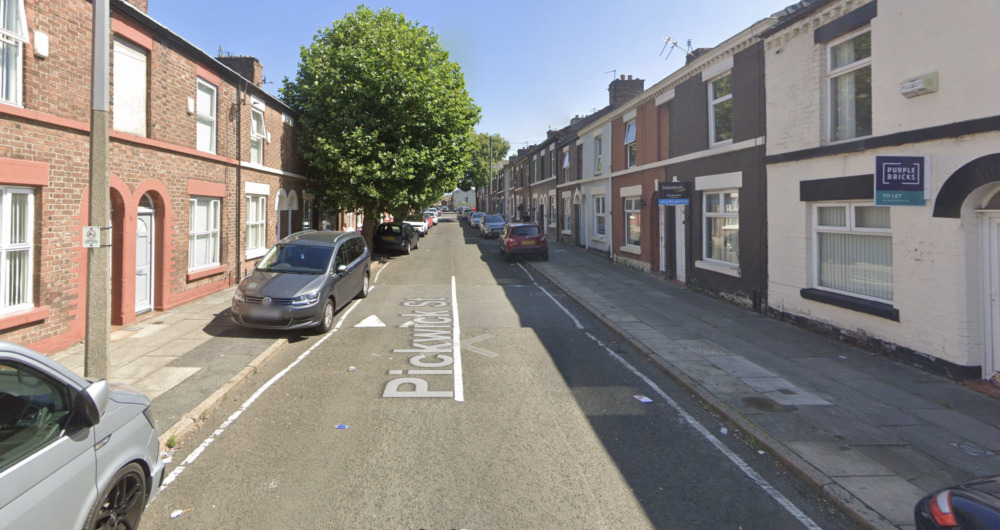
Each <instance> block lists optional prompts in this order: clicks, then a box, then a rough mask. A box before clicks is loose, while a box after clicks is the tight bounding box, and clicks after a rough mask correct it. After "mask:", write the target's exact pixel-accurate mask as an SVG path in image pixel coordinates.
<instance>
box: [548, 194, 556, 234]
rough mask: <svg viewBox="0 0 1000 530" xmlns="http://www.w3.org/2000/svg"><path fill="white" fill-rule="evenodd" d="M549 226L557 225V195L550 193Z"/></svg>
mask: <svg viewBox="0 0 1000 530" xmlns="http://www.w3.org/2000/svg"><path fill="white" fill-rule="evenodd" d="M548 223H549V226H552V227H554V226H556V196H555V195H549V221H548Z"/></svg>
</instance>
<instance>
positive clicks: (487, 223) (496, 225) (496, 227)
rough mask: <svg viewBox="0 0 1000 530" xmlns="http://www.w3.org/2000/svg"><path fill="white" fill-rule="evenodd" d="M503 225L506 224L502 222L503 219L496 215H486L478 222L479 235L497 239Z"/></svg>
mask: <svg viewBox="0 0 1000 530" xmlns="http://www.w3.org/2000/svg"><path fill="white" fill-rule="evenodd" d="M505 224H507V223H506V222H505V221H504V220H503V217H501V216H499V215H496V214H490V215H487V216H486V217H483V220H482V221H480V222H479V235H481V236H483V237H499V236H500V232H502V231H503V226H504V225H505Z"/></svg>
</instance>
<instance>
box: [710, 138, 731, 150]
mask: <svg viewBox="0 0 1000 530" xmlns="http://www.w3.org/2000/svg"><path fill="white" fill-rule="evenodd" d="M730 145H733V141H732V140H726V141H724V142H716V143H714V144H712V145H711V146H709V149H718V148H720V147H729V146H730Z"/></svg>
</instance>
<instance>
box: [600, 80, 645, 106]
mask: <svg viewBox="0 0 1000 530" xmlns="http://www.w3.org/2000/svg"><path fill="white" fill-rule="evenodd" d="M645 85H646V82H645V80H643V79H632V76H631V75H630V76H628V79H625V75H624V74H622V76H621V78H620V79H615V80H614V81H612V82H611V85H609V86H608V103H609V104H610V105H611V108H613V109H614V108H617V107H620V106H621V105H622V104H624V103H625V102H626V101H628V100H630V99H632V98H634V97H636V96H638V95H639V94H642V91H643V90H645Z"/></svg>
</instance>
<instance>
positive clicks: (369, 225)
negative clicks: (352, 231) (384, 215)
mask: <svg viewBox="0 0 1000 530" xmlns="http://www.w3.org/2000/svg"><path fill="white" fill-rule="evenodd" d="M379 224H381V221H380V220H379V214H373V215H369V214H368V212H365V222H364V225H362V227H361V236H362V237H364V238H365V242H367V243H368V248H371V247H372V238H373V236H374V235H375V228H376V227H378V225H379Z"/></svg>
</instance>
